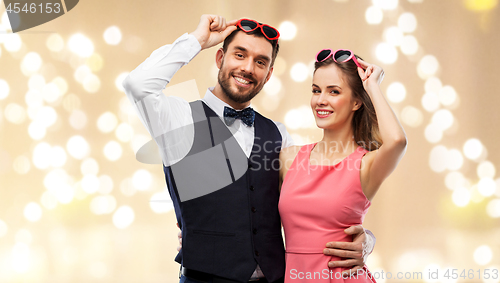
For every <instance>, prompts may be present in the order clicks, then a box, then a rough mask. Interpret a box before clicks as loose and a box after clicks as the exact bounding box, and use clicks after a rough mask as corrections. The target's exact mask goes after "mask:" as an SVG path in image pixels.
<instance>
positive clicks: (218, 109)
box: [202, 87, 252, 118]
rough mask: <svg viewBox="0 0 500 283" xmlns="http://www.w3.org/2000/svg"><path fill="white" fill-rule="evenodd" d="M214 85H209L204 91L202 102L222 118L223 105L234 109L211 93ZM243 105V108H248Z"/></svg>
mask: <svg viewBox="0 0 500 283" xmlns="http://www.w3.org/2000/svg"><path fill="white" fill-rule="evenodd" d="M213 90H214V87H209V88H208V89H207V92H205V97H203V99H202V100H203V102H205V103H206V104H207V105H208V107H210V108H211V109H212V110H213V111H214V112H215V113H216V114H217V115H219V117H221V118H223V117H224V106H227V107H229V108H232V109H234V108H233V107H231V106H230V105H229V104H227V103H225V102H224V101H222V100H220V98H218V97H217V96H215V94H213V92H212V91H213ZM251 106H252V105H251V104H250V105H248V107H251ZM248 107H245V108H248Z"/></svg>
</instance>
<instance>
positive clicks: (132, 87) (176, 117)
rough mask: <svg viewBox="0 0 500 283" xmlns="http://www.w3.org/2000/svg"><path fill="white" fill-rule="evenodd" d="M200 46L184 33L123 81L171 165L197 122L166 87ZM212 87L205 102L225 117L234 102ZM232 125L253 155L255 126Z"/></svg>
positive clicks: (285, 138)
mask: <svg viewBox="0 0 500 283" xmlns="http://www.w3.org/2000/svg"><path fill="white" fill-rule="evenodd" d="M200 50H201V46H200V44H199V42H198V40H197V39H196V38H195V37H194V36H193V35H189V34H187V33H186V34H183V35H182V36H181V37H179V38H178V39H177V40H176V41H175V42H174V43H173V44H168V45H165V46H162V47H160V48H158V49H157V50H155V51H153V53H152V54H151V55H150V56H149V58H147V59H146V60H145V61H144V62H143V63H141V64H140V65H139V66H138V67H137V68H136V69H135V70H133V71H132V72H131V73H130V74H129V75H128V76H127V78H126V79H125V81H124V82H123V86H124V88H125V93H126V94H127V97H128V98H129V100H130V102H131V103H132V105H134V108H135V109H136V111H137V113H138V115H139V118H140V119H141V121H142V123H143V124H144V126H145V127H146V129H147V130H148V132H149V133H150V134H151V136H152V137H153V138H154V139H155V141H156V143H157V145H158V147H159V149H160V155H161V157H162V161H163V164H164V165H165V166H170V165H172V164H174V163H175V162H177V161H179V160H180V159H182V158H183V157H185V156H186V155H187V153H188V152H189V150H190V149H191V145H192V144H193V140H194V125H193V117H192V114H191V107H190V106H189V103H188V102H187V101H186V100H184V99H182V98H179V97H175V96H165V95H164V94H163V93H162V90H163V89H164V88H165V87H166V85H167V84H168V83H169V82H170V80H171V79H172V77H173V75H174V74H175V73H176V72H177V71H178V70H179V69H180V68H181V67H182V66H184V65H186V64H187V63H189V62H190V61H191V59H193V58H194V57H195V56H196V55H197V54H198V53H199V52H200ZM212 90H213V88H210V89H208V90H207V92H206V93H205V97H204V98H203V102H205V103H206V104H207V105H208V107H210V108H211V109H212V110H213V111H214V112H215V113H216V114H217V115H218V116H219V117H221V118H223V113H224V106H227V107H230V106H229V105H228V104H227V103H225V102H223V101H222V100H220V99H219V98H218V97H216V96H215V95H214V94H213V93H212ZM249 107H250V106H249ZM274 123H275V124H276V126H277V128H278V130H279V131H280V133H281V137H282V148H285V147H288V146H291V145H293V140H292V138H291V136H290V134H289V133H288V132H287V130H286V128H285V126H284V125H283V124H281V123H279V122H274ZM228 128H229V129H230V131H231V132H232V133H233V136H234V137H235V139H236V141H237V142H238V144H239V145H240V146H241V148H242V149H243V151H244V152H245V154H246V156H247V157H250V154H251V151H252V147H253V142H254V137H255V128H254V126H247V125H245V124H244V123H242V122H241V120H239V119H237V120H236V121H235V122H234V123H233V124H232V125H231V126H229V127H228ZM169 133H170V134H169ZM276 189H278V188H276ZM258 277H264V275H263V274H262V271H261V270H260V267H259V266H258V265H257V268H256V270H255V272H254V274H253V275H252V278H258Z"/></svg>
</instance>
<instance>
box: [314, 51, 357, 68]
mask: <svg viewBox="0 0 500 283" xmlns="http://www.w3.org/2000/svg"><path fill="white" fill-rule="evenodd" d="M330 56H332V57H333V61H335V62H337V63H344V62H347V61H349V60H351V59H352V60H353V61H354V63H356V66H358V67H360V68H361V69H363V67H361V65H360V64H359V63H358V59H356V56H355V55H354V52H352V51H351V50H349V49H338V50H337V51H335V52H333V50H332V49H323V50H321V51H320V52H318V54H316V62H323V61H325V60H326V59H328V58H330Z"/></svg>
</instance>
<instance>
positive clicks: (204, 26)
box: [124, 15, 406, 283]
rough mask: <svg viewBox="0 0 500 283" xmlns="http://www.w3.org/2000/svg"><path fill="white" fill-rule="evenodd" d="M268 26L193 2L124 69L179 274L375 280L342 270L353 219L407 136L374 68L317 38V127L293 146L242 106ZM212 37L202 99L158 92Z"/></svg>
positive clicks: (359, 243)
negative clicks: (307, 140) (153, 150)
mask: <svg viewBox="0 0 500 283" xmlns="http://www.w3.org/2000/svg"><path fill="white" fill-rule="evenodd" d="M278 38H279V32H278V31H277V30H276V29H275V28H273V27H271V26H268V25H263V24H260V23H258V22H255V21H253V20H247V19H241V20H234V21H231V22H226V20H225V19H224V18H223V17H220V16H215V15H203V16H202V17H201V19H200V23H199V25H198V27H197V28H196V30H195V31H194V32H192V33H191V34H184V35H182V36H181V37H179V38H178V39H177V40H176V41H175V42H174V43H173V44H170V45H165V46H163V47H161V48H159V49H157V50H155V51H154V52H153V53H152V54H151V56H150V57H149V58H148V59H146V60H145V61H144V62H143V63H142V64H140V65H139V66H138V67H137V68H136V69H135V70H134V71H132V72H131V73H130V74H129V76H128V77H127V78H126V80H125V81H124V87H125V89H126V93H127V96H128V98H129V99H130V101H131V102H132V104H133V105H134V106H136V110H137V112H138V114H139V117H140V118H141V120H142V122H143V124H144V125H145V127H146V128H147V129H148V131H149V132H150V134H151V135H152V137H153V138H154V139H155V141H156V143H157V144H158V147H159V148H160V153H161V155H162V160H163V165H164V166H163V169H164V173H165V178H166V182H167V186H168V189H169V193H170V196H171V198H172V201H173V203H174V209H175V213H176V217H177V221H178V226H179V227H180V228H181V231H182V249H181V250H180V252H179V254H178V256H177V257H176V261H177V262H179V263H181V264H182V266H181V279H180V280H181V281H180V282H181V283H182V282H215V283H216V282H247V281H248V282H259V283H262V282H283V281H285V282H303V281H306V282H351V281H356V282H374V280H373V279H369V278H367V277H366V276H359V278H357V279H356V278H355V277H352V278H347V279H345V277H346V276H343V275H345V274H346V273H349V272H356V271H357V272H358V274H363V273H366V272H368V270H367V269H366V267H365V266H364V262H365V260H366V255H367V254H368V253H369V252H371V250H372V249H373V245H374V237H373V235H372V234H371V233H366V232H367V231H365V230H364V229H363V227H362V226H361V223H362V220H363V217H364V215H365V213H366V212H367V209H368V207H369V206H370V200H371V199H372V198H373V197H374V195H375V193H376V192H377V189H378V188H379V187H380V184H381V183H382V182H383V180H384V179H385V178H386V177H387V176H389V174H390V173H391V172H392V171H393V170H394V168H395V167H396V165H397V163H398V162H399V160H400V159H401V157H402V156H403V154H404V152H405V148H406V136H405V134H404V131H403V129H402V127H401V125H400V124H399V122H398V120H397V118H396V116H395V115H394V113H393V111H392V109H391V108H390V106H389V105H388V104H387V102H386V100H385V98H384V97H383V95H382V93H381V91H380V88H379V84H380V81H381V80H382V78H383V71H382V69H381V68H379V67H377V66H375V65H371V64H368V63H366V62H364V61H362V60H361V59H360V58H359V57H358V58H356V57H355V56H354V55H353V53H352V52H350V51H336V52H333V51H332V50H330V49H324V50H322V51H320V52H319V53H318V54H317V56H316V61H317V62H316V66H315V72H314V78H313V84H312V98H311V108H312V111H313V114H314V115H315V119H316V123H317V125H318V127H320V128H322V129H323V130H324V137H323V139H322V140H321V141H319V142H318V143H315V144H311V145H305V146H302V147H296V146H293V141H292V139H291V137H290V135H289V134H288V132H287V131H286V129H285V127H284V126H283V125H282V124H281V123H277V122H274V121H272V120H270V119H267V118H265V117H264V116H262V115H260V114H259V113H257V112H255V111H253V109H252V108H250V107H249V105H250V101H251V99H252V98H253V97H255V96H256V95H257V94H258V93H259V92H260V90H261V89H262V88H263V86H264V84H265V83H266V82H267V81H268V80H269V78H270V77H271V74H272V72H273V63H274V60H275V58H276V55H277V53H278V49H279V45H278ZM221 42H224V44H223V47H222V48H221V49H219V50H218V51H217V53H216V58H215V59H216V64H217V67H218V68H219V74H218V82H217V84H216V86H215V87H214V88H209V89H208V90H207V92H206V94H205V97H204V98H203V99H202V100H198V101H194V102H191V103H188V102H186V101H185V100H183V99H180V98H178V97H166V96H164V95H163V94H162V92H161V90H162V89H163V88H165V86H166V84H168V82H169V81H170V80H171V78H172V76H173V75H174V74H175V73H176V72H177V71H178V70H179V69H180V68H181V67H182V66H184V65H185V64H187V63H188V62H189V61H190V60H191V59H193V58H194V57H195V56H196V55H197V54H198V53H199V52H200V51H201V50H203V49H207V48H210V47H212V46H214V45H217V44H219V43H221ZM382 141H383V145H382ZM276 164H279V166H276ZM280 216H281V218H280ZM281 222H282V223H283V228H284V230H285V239H286V256H285V251H284V249H283V239H282V236H281V225H280V223H281ZM285 257H286V267H285ZM355 274H356V273H355ZM342 277H344V278H342Z"/></svg>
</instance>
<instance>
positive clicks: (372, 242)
mask: <svg viewBox="0 0 500 283" xmlns="http://www.w3.org/2000/svg"><path fill="white" fill-rule="evenodd" d="M365 233H366V234H368V239H369V240H368V241H369V244H368V245H367V246H366V247H365V248H366V250H365V252H366V254H371V253H372V252H373V250H374V249H375V242H377V239H376V238H375V235H373V233H372V231H370V230H366V229H365Z"/></svg>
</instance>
